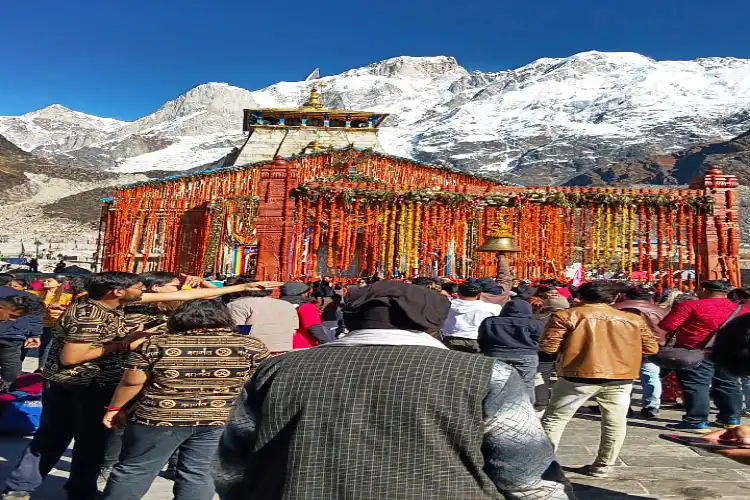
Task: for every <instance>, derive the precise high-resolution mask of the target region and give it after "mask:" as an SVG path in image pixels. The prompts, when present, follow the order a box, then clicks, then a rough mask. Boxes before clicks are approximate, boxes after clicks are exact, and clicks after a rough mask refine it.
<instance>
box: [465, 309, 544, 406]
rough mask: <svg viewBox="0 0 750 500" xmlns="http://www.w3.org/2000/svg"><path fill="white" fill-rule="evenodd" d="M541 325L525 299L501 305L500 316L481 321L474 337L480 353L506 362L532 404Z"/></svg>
mask: <svg viewBox="0 0 750 500" xmlns="http://www.w3.org/2000/svg"><path fill="white" fill-rule="evenodd" d="M542 326H543V323H542V322H541V321H539V320H537V319H534V318H533V317H532V310H531V304H529V303H528V302H526V301H525V300H511V301H510V302H508V303H507V304H505V307H503V310H502V312H501V313H500V316H494V317H491V318H487V319H486V320H484V321H483V322H482V324H481V325H480V326H479V337H478V338H477V342H478V343H479V348H480V349H481V351H482V353H483V354H485V355H486V356H492V357H493V358H497V359H499V360H500V361H503V362H505V363H508V364H509V365H510V366H512V367H513V368H515V369H516V370H517V371H518V374H519V375H521V378H522V379H523V382H524V384H525V385H526V390H527V391H528V393H529V397H530V398H531V402H532V404H533V403H534V399H535V394H534V378H535V377H536V370H537V367H538V365H539V354H538V352H539V337H540V336H541V334H542Z"/></svg>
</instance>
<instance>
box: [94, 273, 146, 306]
mask: <svg viewBox="0 0 750 500" xmlns="http://www.w3.org/2000/svg"><path fill="white" fill-rule="evenodd" d="M136 283H138V275H137V274H133V273H122V272H107V273H96V274H92V275H90V276H89V279H88V282H87V283H86V291H87V292H88V293H89V298H91V299H92V300H99V299H101V298H102V297H104V296H105V295H107V294H108V293H109V292H111V291H113V290H124V289H126V288H130V287H131V286H133V285H135V284H136Z"/></svg>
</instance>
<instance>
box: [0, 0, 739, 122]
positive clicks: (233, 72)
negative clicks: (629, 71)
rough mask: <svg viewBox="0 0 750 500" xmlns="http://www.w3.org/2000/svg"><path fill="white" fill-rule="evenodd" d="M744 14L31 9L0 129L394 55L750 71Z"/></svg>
mask: <svg viewBox="0 0 750 500" xmlns="http://www.w3.org/2000/svg"><path fill="white" fill-rule="evenodd" d="M748 19H750V1H748V0H712V1H710V2H707V1H705V0H679V1H678V0H580V1H570V0H525V1H524V0H513V1H507V0H473V1H472V0H468V1H466V0H464V1H460V0H459V1H456V0H450V1H444V0H398V1H397V0H374V1H362V0H349V1H343V0H331V1H326V0H318V1H314V0H313V1H310V0H308V1H304V2H303V1H300V0H284V1H282V0H243V1H239V0H181V1H174V0H67V1H64V0H28V1H18V0H16V1H13V0H11V1H3V2H2V7H0V46H2V47H3V50H2V52H1V53H0V115H13V114H22V113H25V112H28V111H32V110H34V109H38V108H41V107H44V106H47V105H49V104H53V103H59V104H62V105H64V106H67V107H69V108H72V109H76V110H78V111H83V112H86V113H91V114H96V115H100V116H110V117H114V118H119V119H123V120H133V119H136V118H139V117H141V116H144V115H146V114H148V113H150V112H152V111H154V110H155V109H156V108H158V107H159V106H160V105H161V104H162V103H163V102H164V101H166V100H169V99H173V98H175V97H177V96H178V95H180V94H181V93H183V92H185V91H186V90H188V89H190V88H191V87H194V86H195V85H198V84H201V83H205V82H210V81H218V82H228V83H231V84H233V85H237V86H239V87H244V88H247V89H250V90H253V89H257V88H261V87H264V86H266V85H270V84H272V83H275V82H277V81H279V80H292V81H293V80H300V79H302V78H304V77H305V76H306V75H307V73H308V72H309V71H311V70H312V69H313V68H315V67H320V68H321V71H322V72H323V74H324V75H331V74H336V73H339V72H341V71H344V70H347V69H350V68H354V67H359V66H364V65H366V64H369V63H371V62H374V61H378V60H381V59H385V58H388V57H394V56H398V55H412V56H427V55H452V56H455V57H456V58H458V60H459V62H460V63H461V64H462V65H463V66H464V67H466V68H467V69H469V70H475V69H476V70H482V71H497V70H501V69H507V68H514V67H518V66H522V65H524V64H527V63H529V62H531V61H533V60H534V59H538V58H540V57H566V56H569V55H572V54H574V53H577V52H582V51H586V50H600V51H633V52H640V53H642V54H644V55H647V56H649V57H652V58H655V59H693V58H696V57H708V56H734V57H743V58H750V28H749V27H748V24H747V23H748Z"/></svg>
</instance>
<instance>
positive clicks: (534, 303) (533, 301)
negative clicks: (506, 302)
mask: <svg viewBox="0 0 750 500" xmlns="http://www.w3.org/2000/svg"><path fill="white" fill-rule="evenodd" d="M516 300H517V301H519V302H524V300H523V299H516ZM525 302H528V303H529V305H530V306H531V311H532V312H533V313H538V312H539V311H541V310H542V308H543V307H544V300H543V299H542V298H541V297H529V298H528V299H526V300H525Z"/></svg>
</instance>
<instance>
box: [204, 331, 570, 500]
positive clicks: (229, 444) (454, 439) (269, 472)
mask: <svg viewBox="0 0 750 500" xmlns="http://www.w3.org/2000/svg"><path fill="white" fill-rule="evenodd" d="M214 478H215V481H216V486H217V491H218V492H219V494H220V496H221V498H222V499H223V500H240V499H242V500H253V499H263V500H276V499H278V500H302V499H309V500H318V499H326V500H336V499H342V500H343V499H351V500H355V499H356V500H359V499H365V498H366V499H400V500H401V499H441V500H443V499H453V498H461V499H465V500H474V499H476V500H479V499H498V498H511V499H534V500H536V499H564V498H568V494H567V492H566V488H567V486H568V483H567V481H566V480H565V478H564V476H563V475H562V473H561V471H560V467H559V465H558V463H557V462H556V461H555V457H554V452H553V450H552V445H551V444H550V442H549V440H548V439H547V437H546V436H545V434H544V431H543V430H542V428H541V425H540V424H539V421H538V419H537V418H536V416H535V414H534V411H533V408H532V406H531V404H530V403H529V401H528V397H527V396H526V394H525V389H524V386H523V384H522V382H521V380H520V378H519V376H518V375H517V374H516V373H515V372H514V371H513V369H512V368H510V367H509V366H508V365H505V364H503V363H501V362H498V361H494V360H492V359H491V358H487V357H483V356H478V355H472V354H465V353H460V352H454V351H448V350H443V349H438V348H435V347H427V346H423V345H422V346H415V345H407V346H405V345H348V346H346V345H344V346H331V344H328V346H321V347H316V348H314V349H309V350H306V351H297V352H292V353H287V354H285V355H283V356H280V357H277V358H274V359H271V360H269V361H267V362H265V363H263V364H262V365H261V366H260V368H259V369H258V371H257V372H256V374H255V375H254V376H253V378H252V379H251V380H250V382H249V383H248V384H247V385H246V387H245V389H244V391H243V393H242V394H241V396H240V400H239V402H238V403H237V405H236V406H235V408H234V410H233V412H232V415H231V416H230V419H229V422H228V424H227V428H226V430H225V432H224V435H223V437H222V440H221V443H220V446H219V453H218V456H217V458H216V462H215V464H214ZM571 498H572V497H571Z"/></svg>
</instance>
